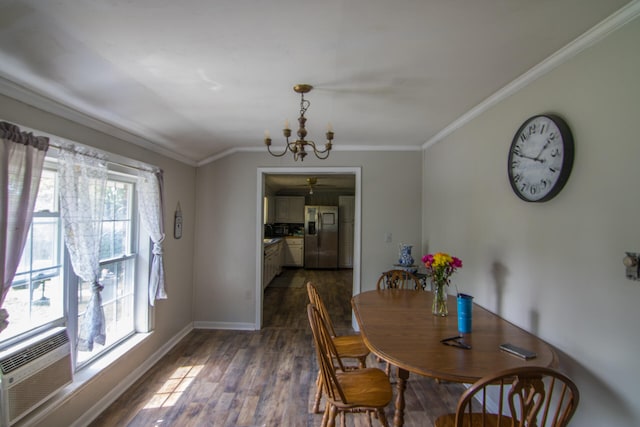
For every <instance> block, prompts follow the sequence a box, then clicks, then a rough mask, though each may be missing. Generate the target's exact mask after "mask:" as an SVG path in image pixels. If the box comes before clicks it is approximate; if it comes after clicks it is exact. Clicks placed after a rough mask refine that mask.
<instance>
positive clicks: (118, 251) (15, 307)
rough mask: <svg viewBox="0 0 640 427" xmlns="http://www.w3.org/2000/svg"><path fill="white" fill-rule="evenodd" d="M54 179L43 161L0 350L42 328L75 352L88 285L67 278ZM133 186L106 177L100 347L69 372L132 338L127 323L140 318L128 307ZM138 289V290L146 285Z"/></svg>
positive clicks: (80, 356) (114, 175) (117, 176)
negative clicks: (62, 329)
mask: <svg viewBox="0 0 640 427" xmlns="http://www.w3.org/2000/svg"><path fill="white" fill-rule="evenodd" d="M57 178H58V174H57V170H56V164H55V162H53V161H51V162H49V163H47V167H46V168H45V170H44V172H43V175H42V178H41V182H40V188H39V191H38V198H37V201H36V207H35V211H34V218H33V222H32V225H31V229H30V231H29V236H28V239H27V243H26V245H25V248H24V251H23V254H22V258H21V261H20V266H19V267H18V270H17V273H16V276H15V278H14V280H13V284H12V288H11V290H10V291H9V293H8V295H7V298H6V300H5V303H4V307H5V308H6V309H7V311H8V312H9V315H10V317H9V322H10V323H9V326H8V327H7V329H6V330H5V331H3V333H2V336H1V337H0V338H1V339H2V341H0V347H3V346H8V345H10V344H11V343H13V342H16V341H18V340H20V339H22V338H25V337H28V336H30V335H31V334H34V333H37V332H39V331H41V330H44V329H46V328H49V327H54V326H60V325H66V326H67V328H68V330H69V335H70V338H71V339H72V342H73V345H72V348H76V346H75V342H76V340H77V331H78V330H79V326H78V325H79V322H80V321H81V319H82V317H83V315H84V312H85V309H86V307H87V304H88V302H89V300H90V298H91V284H90V283H87V282H84V281H83V280H81V279H80V278H79V277H78V276H76V275H75V274H74V273H73V268H71V265H70V264H71V262H70V260H69V257H68V254H67V253H66V251H65V249H64V242H63V239H64V237H63V232H62V221H61V218H60V212H59V209H58V187H57ZM135 186H136V177H135V176H134V175H130V174H127V173H123V172H121V171H110V173H109V177H108V181H107V188H106V191H105V198H104V214H103V219H102V237H101V239H100V267H101V277H100V283H101V284H102V285H103V287H104V288H103V290H102V293H101V296H102V307H103V309H104V313H105V322H106V323H105V329H106V342H105V345H104V346H102V345H98V344H96V345H95V346H94V349H93V351H92V352H81V351H79V352H77V354H76V357H75V359H74V360H75V361H76V368H77V367H80V366H82V365H83V364H86V363H87V362H89V361H91V360H93V359H94V358H95V357H97V356H99V355H101V354H103V353H104V352H106V351H108V350H109V349H110V348H112V347H113V346H114V345H116V344H118V343H119V342H120V341H122V340H123V339H125V338H127V337H129V336H130V335H132V334H133V333H135V332H136V331H135V320H136V319H139V318H140V313H138V316H137V314H136V313H135V310H136V307H142V306H144V307H146V304H138V305H136V303H135V295H136V292H135V291H136V280H135V279H136V277H137V275H136V266H137V246H138V245H137V242H138V226H137V222H138V219H137V218H138V215H137V209H136V195H135V189H136V187H135ZM145 237H146V238H147V239H148V236H145ZM140 286H141V288H145V289H146V283H145V284H141V285H140ZM145 295H146V294H145ZM144 315H145V316H146V313H144ZM74 335H75V336H74Z"/></svg>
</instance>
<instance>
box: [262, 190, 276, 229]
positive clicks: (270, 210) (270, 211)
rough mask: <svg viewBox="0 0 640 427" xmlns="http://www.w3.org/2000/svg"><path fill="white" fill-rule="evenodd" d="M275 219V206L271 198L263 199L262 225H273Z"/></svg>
mask: <svg viewBox="0 0 640 427" xmlns="http://www.w3.org/2000/svg"><path fill="white" fill-rule="evenodd" d="M275 219H276V204H275V200H274V197H273V196H265V197H264V223H265V224H273V223H274V222H276V221H275Z"/></svg>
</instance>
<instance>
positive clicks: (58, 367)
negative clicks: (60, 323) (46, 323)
mask: <svg viewBox="0 0 640 427" xmlns="http://www.w3.org/2000/svg"><path fill="white" fill-rule="evenodd" d="M72 381H73V374H72V368H71V345H70V344H69V337H68V336H67V330H66V328H55V329H54V330H51V331H49V332H47V333H44V334H41V335H38V336H36V337H34V338H31V339H29V340H27V341H25V342H24V343H21V344H19V345H17V346H14V347H12V348H10V349H8V350H5V351H3V352H0V405H1V406H2V419H0V424H1V425H2V426H10V425H13V424H15V423H16V422H17V421H19V420H20V419H21V418H23V417H24V416H26V415H27V414H28V413H29V412H31V411H32V410H33V409H35V408H36V407H38V406H39V405H41V404H42V403H44V402H45V401H46V400H47V399H49V398H50V397H51V396H52V395H53V394H54V393H56V392H57V391H58V390H60V389H61V388H63V387H65V386H66V385H68V384H70V383H71V382H72Z"/></svg>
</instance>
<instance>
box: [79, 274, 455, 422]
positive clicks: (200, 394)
mask: <svg viewBox="0 0 640 427" xmlns="http://www.w3.org/2000/svg"><path fill="white" fill-rule="evenodd" d="M283 274H284V275H285V276H283V277H284V278H287V277H291V281H292V284H294V286H292V287H273V288H272V287H268V288H267V289H266V290H265V295H264V322H263V324H264V327H263V329H262V330H261V331H222V330H194V331H193V332H191V333H190V334H189V335H188V336H187V337H185V338H184V339H183V340H182V341H181V342H180V343H179V344H178V345H177V346H176V347H174V348H173V349H172V350H171V351H170V352H169V353H168V354H167V355H166V356H165V357H164V358H163V359H162V360H161V361H160V362H159V363H158V364H157V365H156V366H154V367H153V368H151V369H150V370H149V371H148V372H147V373H146V374H145V375H144V376H143V377H142V378H141V379H140V380H139V381H138V382H136V383H135V384H134V385H133V386H132V387H131V388H130V389H129V390H127V391H126V392H125V393H124V394H123V395H122V396H120V398H118V399H117V400H116V402H114V403H113V404H112V405H111V406H110V407H109V408H108V409H107V410H106V411H104V412H103V413H102V414H100V415H99V416H98V417H97V418H96V419H95V420H94V422H93V423H92V424H91V427H102V426H130V427H133V426H154V427H165V426H197V427H200V426H212V427H217V426H220V427H231V426H234V427H236V426H237V427H240V426H243V427H272V426H274V427H275V426H285V427H287V426H295V427H298V426H307V427H317V426H320V424H321V421H322V415H321V414H312V413H310V409H311V406H312V404H313V398H314V394H315V378H316V374H317V369H318V365H317V362H316V357H315V352H314V349H313V347H312V340H311V331H310V329H309V322H308V320H307V316H306V305H307V302H308V298H307V293H306V288H305V287H304V286H300V285H299V283H300V275H304V279H305V280H311V281H313V282H314V283H315V284H316V286H317V288H318V291H319V293H320V295H321V296H322V298H323V300H324V301H325V304H326V305H327V307H328V310H329V312H330V314H331V317H332V319H333V321H334V323H335V326H336V328H337V329H338V330H339V332H338V333H353V330H352V329H351V306H350V298H351V289H352V281H351V274H352V272H351V270H340V271H324V270H309V271H305V270H297V271H286V272H285V273H283ZM367 364H368V366H379V367H383V365H382V364H379V363H377V362H376V361H375V358H374V357H373V356H369V360H368V361H367ZM393 378H394V376H393V375H392V382H394V383H395V381H394V380H393ZM394 385H395V384H394ZM463 390H464V389H463V387H462V386H461V385H459V384H447V383H443V384H438V383H436V382H435V381H433V380H431V379H428V378H423V377H419V376H416V375H411V377H410V378H409V382H408V385H407V390H406V410H405V425H406V426H418V427H430V426H432V425H433V424H432V423H433V420H434V419H435V418H436V417H437V416H438V415H440V414H443V413H446V412H452V411H453V410H454V409H455V405H456V402H457V399H458V397H459V396H460V394H461V393H462V391H463ZM394 393H395V389H394ZM394 398H395V396H394ZM322 407H324V402H323V403H322ZM393 411H394V408H393V403H392V404H390V405H389V407H388V408H387V409H386V412H387V417H388V419H389V420H390V422H392V420H393ZM376 423H377V420H374V425H377V424H376ZM347 425H348V426H354V427H361V426H366V425H368V422H367V417H366V416H365V415H358V414H353V415H348V416H347Z"/></svg>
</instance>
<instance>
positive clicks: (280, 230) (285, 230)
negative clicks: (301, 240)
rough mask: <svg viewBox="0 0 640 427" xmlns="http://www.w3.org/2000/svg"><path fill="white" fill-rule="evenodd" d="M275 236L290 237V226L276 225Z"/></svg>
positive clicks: (274, 228) (274, 227)
mask: <svg viewBox="0 0 640 427" xmlns="http://www.w3.org/2000/svg"><path fill="white" fill-rule="evenodd" d="M273 235H274V236H288V235H289V226H288V225H287V224H275V225H274V226H273Z"/></svg>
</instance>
